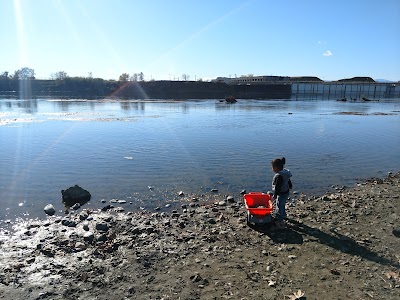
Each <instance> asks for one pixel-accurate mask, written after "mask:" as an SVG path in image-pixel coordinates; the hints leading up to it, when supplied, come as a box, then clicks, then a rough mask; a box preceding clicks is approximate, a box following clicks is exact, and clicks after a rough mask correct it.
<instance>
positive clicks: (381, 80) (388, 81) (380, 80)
mask: <svg viewBox="0 0 400 300" xmlns="http://www.w3.org/2000/svg"><path fill="white" fill-rule="evenodd" d="M375 81H376V82H382V83H391V82H396V81H392V80H387V79H375Z"/></svg>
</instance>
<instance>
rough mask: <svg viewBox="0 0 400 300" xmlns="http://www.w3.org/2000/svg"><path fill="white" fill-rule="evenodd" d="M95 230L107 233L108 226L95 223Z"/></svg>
mask: <svg viewBox="0 0 400 300" xmlns="http://www.w3.org/2000/svg"><path fill="white" fill-rule="evenodd" d="M96 229H97V230H100V231H108V224H107V223H97V224H96Z"/></svg>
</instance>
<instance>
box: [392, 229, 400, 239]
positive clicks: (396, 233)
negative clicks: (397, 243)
mask: <svg viewBox="0 0 400 300" xmlns="http://www.w3.org/2000/svg"><path fill="white" fill-rule="evenodd" d="M392 233H393V235H394V236H396V237H400V227H397V228H393V230H392Z"/></svg>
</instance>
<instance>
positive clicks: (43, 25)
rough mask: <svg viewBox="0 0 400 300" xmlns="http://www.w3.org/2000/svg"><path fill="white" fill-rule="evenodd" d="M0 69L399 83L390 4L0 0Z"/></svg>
mask: <svg viewBox="0 0 400 300" xmlns="http://www.w3.org/2000/svg"><path fill="white" fill-rule="evenodd" d="M0 28H1V35H0V38H1V39H0V40H1V41H2V43H1V44H2V45H1V47H0V73H2V72H4V71H8V72H10V73H13V72H14V71H15V70H17V69H20V68H21V67H25V66H27V67H30V68H33V69H34V70H35V73H36V77H37V78H50V76H51V74H52V73H55V72H58V71H65V72H67V74H68V75H69V76H88V73H89V72H92V74H93V76H94V77H100V78H104V79H118V77H119V75H120V74H122V73H129V74H133V73H139V72H143V73H144V76H145V80H150V79H156V80H161V79H178V77H181V76H182V74H187V75H189V76H190V79H191V80H195V79H199V78H202V79H205V80H207V79H211V78H215V77H218V76H226V77H228V76H232V77H234V76H241V75H245V74H254V75H280V76H303V75H304V76H317V77H320V78H321V79H324V80H336V79H341V78H349V77H353V76H370V77H372V78H375V79H378V78H379V79H381V78H383V79H389V80H396V81H397V80H400V1H399V0H335V1H324V0H318V1H316V0H315V1H314V0H307V1H298V0H280V1H276V0H274V1H269V0H248V1H247V0H201V1H198V0H113V1H111V0H109V1H106V0H35V1H29V0H2V1H0Z"/></svg>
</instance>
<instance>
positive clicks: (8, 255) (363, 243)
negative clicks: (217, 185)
mask: <svg viewBox="0 0 400 300" xmlns="http://www.w3.org/2000/svg"><path fill="white" fill-rule="evenodd" d="M399 179H400V173H398V174H394V175H388V176H387V177H386V178H383V179H382V178H375V179H371V180H368V181H367V182H365V183H362V184H356V185H355V186H354V187H351V188H338V189H337V192H335V193H328V194H325V195H322V196H321V197H307V196H306V195H301V194H300V195H299V194H296V195H294V197H292V198H293V201H291V203H290V204H289V205H288V208H287V210H288V220H287V228H286V229H283V230H277V229H276V228H275V227H274V226H273V225H272V224H268V225H264V226H254V225H251V226H249V225H247V223H246V209H245V207H244V204H243V200H242V196H241V195H240V194H239V193H238V194H237V195H232V196H234V200H233V201H232V200H231V199H229V200H230V201H227V198H226V196H223V195H221V199H219V200H218V201H216V202H215V203H214V200H213V201H211V203H210V201H206V200H205V199H204V200H201V201H198V200H197V201H193V200H192V199H188V201H187V203H184V204H183V205H182V208H181V209H180V210H176V211H171V212H168V213H166V212H145V211H143V212H140V213H118V212H115V211H113V209H110V210H107V211H91V210H82V209H80V210H78V211H77V212H76V213H74V214H69V215H68V216H52V217H48V218H47V219H46V220H42V221H38V220H31V221H29V222H23V223H20V224H18V226H16V228H15V230H14V231H12V232H11V231H10V232H7V231H5V232H3V233H2V234H1V235H0V299H84V300H90V299H292V300H295V299H303V300H304V299H309V300H311V299H400V274H399V265H400V220H399V215H400V205H399V195H400V184H399Z"/></svg>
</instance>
